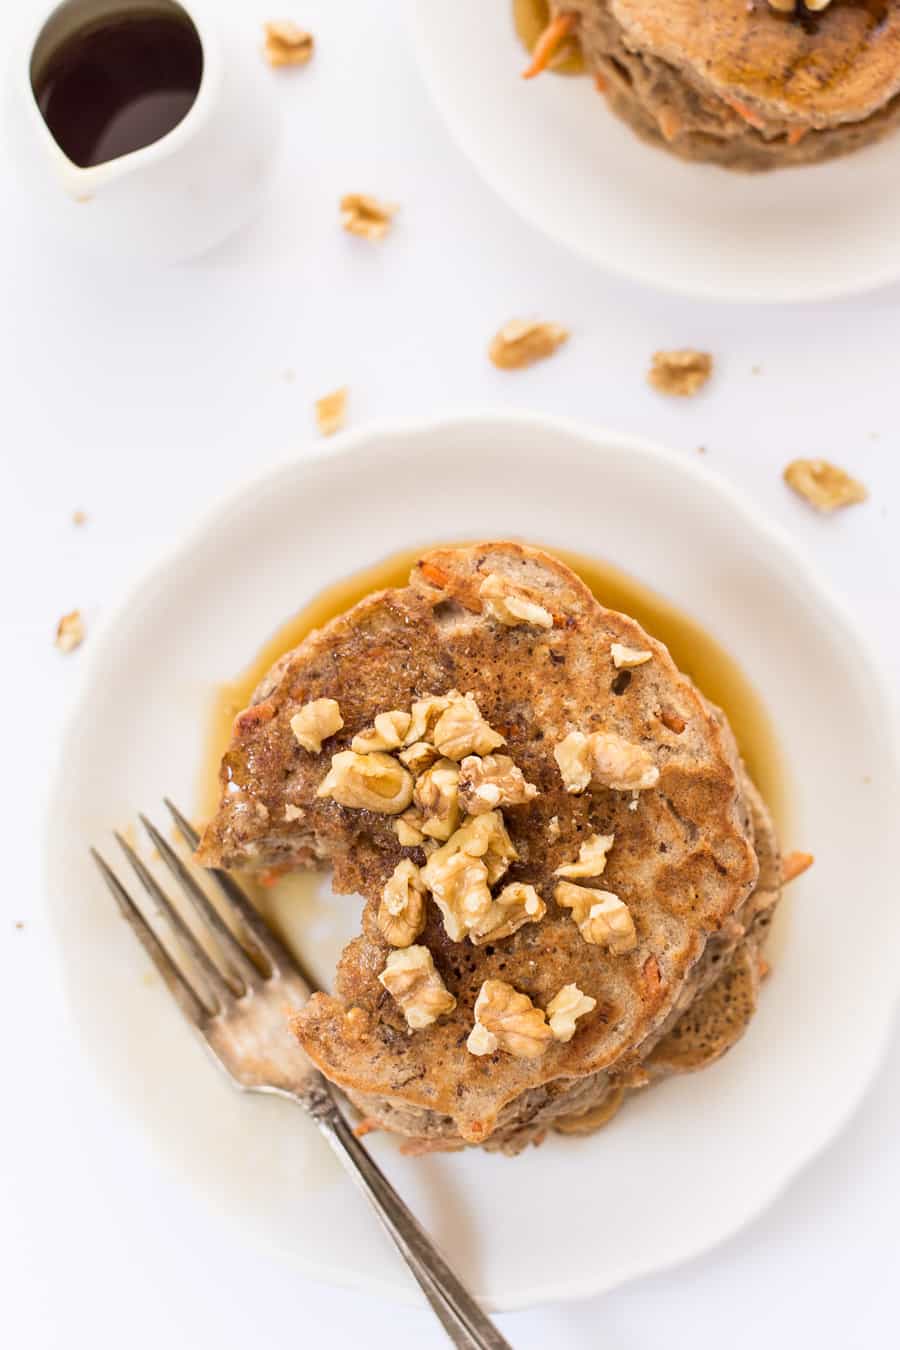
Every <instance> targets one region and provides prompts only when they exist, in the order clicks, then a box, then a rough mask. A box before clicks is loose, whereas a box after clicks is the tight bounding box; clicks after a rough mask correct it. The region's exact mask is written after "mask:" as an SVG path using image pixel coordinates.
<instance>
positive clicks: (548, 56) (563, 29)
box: [522, 14, 577, 80]
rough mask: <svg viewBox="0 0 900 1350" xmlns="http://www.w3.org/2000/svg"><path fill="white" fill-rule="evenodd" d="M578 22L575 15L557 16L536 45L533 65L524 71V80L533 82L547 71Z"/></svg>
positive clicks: (532, 55) (532, 58) (532, 56)
mask: <svg viewBox="0 0 900 1350" xmlns="http://www.w3.org/2000/svg"><path fill="white" fill-rule="evenodd" d="M576 22H577V17H576V15H574V14H557V15H556V17H555V18H553V19H551V20H550V22H549V23H548V24H547V27H546V28H545V29H544V31H543V33H541V36H540V37H539V38H538V40H537V42H536V43H535V44H534V50H533V51H532V53H531V64H530V65H529V67H528V69H527V70H523V71H522V79H523V80H533V79H534V77H535V75H540V73H541V71H542V70H546V69H547V67H548V66H549V64H550V62H551V61H552V60H553V58H554V56H555V55H556V53H557V50H558V49H559V46H560V44H561V43H562V42H564V41H565V39H566V38H567V37H568V36H569V34H570V33H571V31H572V29H573V28H574V27H575V24H576Z"/></svg>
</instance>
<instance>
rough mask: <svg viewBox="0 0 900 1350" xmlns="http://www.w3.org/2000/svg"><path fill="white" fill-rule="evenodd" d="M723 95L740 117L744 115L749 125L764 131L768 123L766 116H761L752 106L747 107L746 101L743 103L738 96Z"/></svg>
mask: <svg viewBox="0 0 900 1350" xmlns="http://www.w3.org/2000/svg"><path fill="white" fill-rule="evenodd" d="M722 97H723V98H724V100H725V102H726V103H727V104H728V106H729V108H733V109H734V111H735V112H736V113H737V115H738V117H743V119H744V121H745V122H746V123H747V125H748V126H751V127H755V128H756V130H757V131H762V129H763V128H764V127H765V125H766V121H765V118H764V117H761V116H760V114H759V113H758V112H754V111H753V109H752V108H748V107H747V105H746V103H741V102H740V101H739V100H738V99H736V98H729V96H728V95H727V94H723V95H722Z"/></svg>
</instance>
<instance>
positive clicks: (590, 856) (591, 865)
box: [553, 834, 616, 878]
mask: <svg viewBox="0 0 900 1350" xmlns="http://www.w3.org/2000/svg"><path fill="white" fill-rule="evenodd" d="M615 839H616V836H615V835H614V834H592V835H591V836H590V838H588V839H585V841H584V843H583V844H582V845H581V848H580V849H579V850H578V859H577V861H576V862H573V863H566V864H565V866H564V867H557V869H556V871H555V872H554V873H553V875H554V876H555V877H582V878H583V877H599V876H601V875H602V873H603V871H604V870H605V868H606V855H607V854H608V853H609V850H610V849H611V848H612V846H613V844H614V843H615Z"/></svg>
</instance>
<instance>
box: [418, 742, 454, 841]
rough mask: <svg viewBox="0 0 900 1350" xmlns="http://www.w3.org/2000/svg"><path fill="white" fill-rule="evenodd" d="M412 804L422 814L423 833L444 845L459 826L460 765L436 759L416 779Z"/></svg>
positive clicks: (447, 760)
mask: <svg viewBox="0 0 900 1350" xmlns="http://www.w3.org/2000/svg"><path fill="white" fill-rule="evenodd" d="M413 801H414V802H415V804H416V806H417V807H418V808H419V811H420V812H421V813H422V817H423V823H422V833H423V834H425V835H428V837H429V838H431V839H441V840H444V841H446V840H447V839H449V838H450V836H451V834H453V832H454V831H455V830H456V828H457V826H458V825H459V818H460V808H459V765H458V764H454V763H453V760H452V759H439V760H437V762H436V763H435V764H432V766H431V768H430V769H426V770H425V772H424V773H423V774H422V775H421V777H419V778H417V779H416V786H415V789H414V790H413Z"/></svg>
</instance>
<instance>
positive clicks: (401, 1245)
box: [91, 799, 511, 1350]
mask: <svg viewBox="0 0 900 1350" xmlns="http://www.w3.org/2000/svg"><path fill="white" fill-rule="evenodd" d="M166 806H167V808H168V810H169V812H170V814H171V816H172V819H173V820H174V822H175V825H176V827H177V829H178V831H179V833H180V834H181V836H182V837H183V839H184V840H185V842H186V843H187V844H188V846H189V847H190V848H191V850H193V849H195V848H196V847H197V843H198V836H197V832H196V831H195V830H194V828H193V826H192V825H191V824H190V822H189V821H187V820H186V819H185V817H184V816H183V815H182V814H181V812H180V811H178V810H177V808H176V807H175V806H173V805H172V803H171V802H170V801H169V800H168V799H166ZM141 821H142V823H143V825H144V827H145V829H146V830H147V833H148V834H149V836H150V838H151V840H152V841H153V843H154V845H155V846H156V848H157V850H158V851H159V853H160V855H161V857H162V859H163V861H164V862H165V864H166V866H167V867H168V869H169V871H170V872H171V874H172V876H173V878H174V879H175V881H176V882H177V883H178V886H179V887H180V889H181V891H182V893H183V894H184V896H185V897H186V899H187V900H189V901H190V902H191V904H192V905H193V906H194V908H195V910H196V911H197V915H198V917H199V919H200V921H201V923H202V925H203V927H204V928H205V930H206V934H207V938H208V944H201V943H199V942H198V941H197V939H196V938H195V936H194V934H193V932H192V931H191V928H190V927H189V926H188V924H187V923H186V922H185V920H184V919H183V918H182V916H181V914H180V913H179V911H178V909H177V908H176V907H175V906H174V905H173V904H172V902H171V900H170V899H169V897H168V896H167V895H166V893H165V891H164V890H163V889H162V887H161V886H160V885H159V883H158V882H157V881H156V879H155V877H154V876H153V874H152V872H150V870H149V869H148V868H147V867H146V866H145V864H144V863H143V862H142V861H141V859H140V858H139V857H138V855H137V853H136V852H135V850H134V849H133V848H132V847H131V845H130V844H129V843H128V842H127V841H126V840H125V839H124V838H123V837H122V836H121V835H119V834H117V835H116V839H117V840H118V842H119V844H120V845H121V847H122V849H123V850H124V852H125V856H126V858H127V859H128V862H129V863H130V864H131V866H132V868H133V869H134V871H135V873H136V874H137V876H138V879H139V880H140V882H141V885H142V886H143V887H144V889H145V890H146V891H147V894H148V895H149V897H150V899H151V901H152V902H153V904H154V905H155V906H156V909H157V912H160V913H162V915H163V916H164V917H165V919H166V921H167V924H168V928H169V932H170V935H171V938H170V941H169V942H168V943H167V945H166V946H164V945H163V943H162V942H161V941H160V939H159V938H158V937H157V936H156V933H155V932H154V930H153V929H152V928H151V927H150V925H149V924H148V923H147V921H146V919H145V918H144V916H143V914H142V913H141V911H140V909H139V908H138V906H137V905H136V904H135V902H134V900H132V898H131V896H130V895H129V893H128V891H127V890H126V889H125V887H124V886H123V885H122V882H121V881H120V880H119V878H118V877H117V876H116V874H115V872H114V871H113V870H112V868H111V867H110V866H109V864H108V863H107V862H105V860H104V859H103V858H102V857H101V856H100V854H99V853H98V852H97V850H96V849H91V855H92V856H93V858H94V861H95V862H96V864H97V866H98V867H99V869H100V871H101V873H102V874H103V877H104V880H105V881H106V883H107V885H108V886H109V889H110V890H111V891H112V894H113V896H114V897H115V899H116V901H117V903H118V906H119V909H120V910H121V912H122V917H123V918H124V919H125V920H126V921H127V922H128V924H129V925H130V927H131V929H132V931H133V933H134V934H135V936H136V937H137V939H138V941H139V942H140V943H141V945H142V947H143V948H144V950H145V951H146V952H147V954H148V956H149V957H150V959H151V961H152V962H153V964H154V965H155V966H156V968H157V970H158V971H159V973H160V975H161V976H162V978H163V980H164V981H165V983H166V985H167V986H168V989H169V991H170V993H171V994H172V996H173V997H174V999H175V1001H176V1003H177V1004H178V1006H179V1008H180V1009H181V1011H182V1012H183V1013H184V1015H185V1017H186V1018H187V1020H188V1022H190V1024H191V1026H192V1027H193V1028H194V1030H195V1031H196V1032H199V1034H200V1036H201V1037H202V1039H203V1041H204V1043H205V1044H206V1046H207V1047H208V1049H209V1050H211V1051H212V1053H213V1055H214V1057H215V1059H216V1061H217V1062H218V1064H219V1065H220V1066H221V1068H223V1069H224V1070H225V1072H226V1073H227V1074H228V1076H229V1078H230V1079H231V1081H232V1082H233V1083H234V1084H235V1086H236V1087H238V1088H241V1089H242V1090H243V1091H245V1092H271V1093H276V1094H278V1095H279V1096H281V1097H290V1098H291V1100H292V1101H295V1102H299V1103H300V1105H301V1106H304V1107H305V1108H306V1110H307V1112H308V1113H309V1114H310V1115H311V1116H312V1118H313V1120H314V1121H315V1122H316V1124H317V1125H318V1127H319V1129H320V1131H321V1132H322V1134H323V1135H324V1136H325V1138H326V1139H327V1140H328V1143H329V1144H330V1145H331V1147H332V1149H333V1150H334V1152H335V1153H336V1154H337V1156H338V1157H339V1158H340V1160H341V1162H342V1163H343V1165H344V1167H345V1168H346V1170H347V1171H348V1172H349V1173H350V1175H351V1177H352V1178H353V1180H354V1182H355V1183H356V1184H357V1186H358V1187H359V1189H360V1190H361V1191H362V1192H363V1193H364V1194H365V1195H366V1196H367V1197H368V1199H369V1200H370V1202H371V1204H372V1206H373V1208H374V1210H375V1213H376V1214H377V1216H378V1218H379V1220H380V1221H381V1223H382V1225H383V1227H384V1228H385V1229H386V1230H387V1232H388V1233H389V1234H390V1236H391V1238H392V1239H393V1241H394V1243H395V1245H396V1247H397V1249H398V1251H399V1252H400V1254H401V1256H402V1257H403V1259H404V1260H405V1261H406V1264H407V1265H408V1266H409V1268H410V1270H411V1271H412V1274H413V1275H414V1276H415V1279H416V1280H417V1282H418V1284H419V1286H420V1288H421V1289H422V1292H423V1293H424V1294H425V1297H426V1298H427V1299H428V1302H429V1303H430V1304H431V1307H432V1308H433V1310H434V1312H435V1313H436V1314H437V1316H438V1318H439V1319H440V1321H441V1325H442V1326H443V1328H444V1330H445V1331H446V1333H447V1335H448V1336H449V1337H450V1340H451V1341H452V1342H453V1344H454V1345H455V1346H457V1347H459V1350H511V1347H510V1345H509V1342H508V1341H506V1340H505V1339H504V1338H503V1337H502V1336H501V1335H500V1333H499V1331H498V1330H497V1328H496V1327H495V1326H494V1325H493V1323H492V1322H491V1321H490V1320H489V1318H487V1317H486V1316H485V1315H484V1313H483V1312H482V1311H481V1309H480V1308H479V1307H478V1304H477V1303H476V1302H475V1300H474V1299H473V1298H472V1296H471V1295H470V1294H468V1293H467V1292H466V1290H465V1289H464V1287H463V1285H462V1284H461V1283H460V1281H459V1279H458V1278H457V1277H456V1275H454V1273H453V1271H452V1270H451V1269H450V1267H449V1266H448V1265H447V1263H446V1261H445V1260H444V1258H443V1257H442V1256H441V1255H440V1253H439V1252H438V1251H437V1249H436V1248H435V1246H434V1244H433V1243H432V1241H431V1239H430V1238H429V1237H428V1235H427V1233H426V1232H425V1230H424V1229H423V1228H422V1227H421V1226H420V1224H419V1223H418V1221H417V1220H416V1219H415V1218H414V1217H413V1215H412V1214H411V1213H410V1211H409V1210H408V1209H407V1207H406V1205H405V1204H404V1203H403V1201H402V1200H401V1199H400V1197H399V1195H398V1194H397V1192H396V1191H395V1190H394V1188H393V1186H392V1185H391V1183H390V1182H389V1181H388V1179H387V1177H385V1175H384V1173H383V1172H382V1171H381V1169H380V1168H379V1167H378V1166H377V1164H376V1163H375V1162H374V1160H373V1159H372V1158H371V1157H370V1156H369V1154H368V1152H367V1151H366V1149H365V1148H363V1146H362V1144H361V1143H360V1142H359V1140H358V1139H357V1138H356V1136H355V1135H354V1133H353V1131H352V1129H351V1128H350V1126H349V1125H348V1124H347V1121H346V1120H345V1119H344V1116H343V1115H342V1114H341V1112H340V1110H339V1109H338V1105H337V1101H336V1098H335V1094H334V1091H333V1089H332V1087H331V1085H330V1084H329V1083H328V1082H327V1080H326V1079H325V1078H324V1077H323V1076H322V1074H321V1073H319V1071H318V1069H316V1068H314V1067H313V1065H312V1064H311V1063H310V1061H309V1059H308V1058H307V1056H306V1055H305V1054H304V1053H303V1051H302V1049H301V1048H300V1046H299V1045H298V1044H297V1042H296V1041H295V1040H294V1038H293V1037H292V1036H291V1034H290V1032H289V1031H288V1030H287V1027H286V1025H285V1006H286V1005H289V1006H290V1005H293V1006H299V1005H300V1004H302V1003H305V1002H306V1000H307V999H308V998H309V995H310V992H311V984H310V981H309V980H308V979H307V978H306V976H305V975H304V974H303V973H302V972H301V970H300V968H299V966H298V964H297V962H296V961H295V959H294V958H293V956H291V954H290V953H289V952H288V950H287V948H286V947H285V946H284V945H283V943H281V942H280V941H279V939H278V938H277V937H276V936H275V934H274V933H273V932H272V931H271V930H270V929H269V927H268V926H267V924H266V923H265V922H264V920H263V918H262V916H261V915H260V913H259V911H258V910H257V909H256V907H255V906H254V904H253V902H252V901H251V900H250V898H249V896H248V895H247V894H246V893H245V892H244V891H243V890H242V889H241V887H240V886H239V885H238V884H237V882H235V881H234V879H233V878H232V877H230V876H229V875H228V873H227V872H221V871H218V870H215V869H211V871H210V875H211V876H212V877H214V878H215V881H216V883H217V885H218V888H219V890H220V891H221V894H222V898H223V901H224V904H223V909H224V911H225V912H226V913H227V915H228V917H229V919H230V920H231V923H230V924H227V923H225V921H224V920H223V918H222V917H221V915H220V914H219V911H218V909H217V908H216V906H215V905H213V904H212V902H211V901H210V899H209V897H208V896H207V894H206V892H205V891H204V890H203V888H202V887H201V886H200V884H199V883H198V882H197V880H196V878H195V877H194V875H193V874H192V872H191V871H190V869H189V867H188V866H187V864H186V863H185V862H184V861H183V860H182V858H181V857H180V856H179V854H178V853H176V851H175V850H174V849H173V848H172V847H171V845H170V844H169V843H168V842H167V840H166V839H164V838H163V836H162V835H161V834H160V832H159V830H157V829H156V828H155V826H154V825H153V824H152V823H151V822H150V821H149V820H148V819H147V818H146V816H141ZM167 946H169V947H171V952H172V954H171V955H170V952H169V951H168V950H167ZM210 951H215V953H216V956H215V957H213V956H212V955H210V954H209V953H210Z"/></svg>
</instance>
